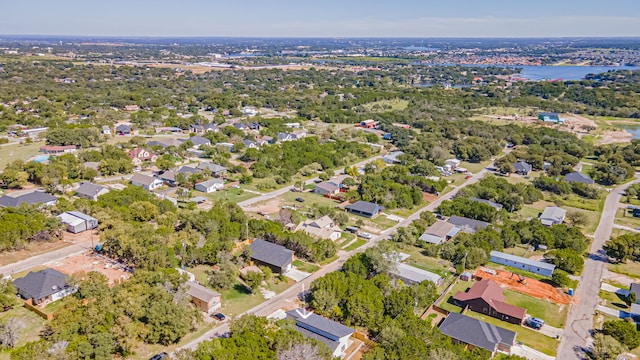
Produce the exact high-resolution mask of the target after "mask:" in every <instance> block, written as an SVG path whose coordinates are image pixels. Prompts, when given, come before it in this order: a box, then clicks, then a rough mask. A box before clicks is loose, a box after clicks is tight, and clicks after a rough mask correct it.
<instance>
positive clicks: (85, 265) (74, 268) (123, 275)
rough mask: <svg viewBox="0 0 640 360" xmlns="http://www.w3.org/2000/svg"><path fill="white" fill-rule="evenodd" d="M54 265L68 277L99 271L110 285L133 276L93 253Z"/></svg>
mask: <svg viewBox="0 0 640 360" xmlns="http://www.w3.org/2000/svg"><path fill="white" fill-rule="evenodd" d="M52 265H53V268H54V269H56V270H58V271H60V272H62V273H65V274H67V275H72V274H76V273H88V272H91V271H97V272H99V273H101V274H103V275H104V276H106V277H107V279H108V280H109V285H113V284H114V283H116V282H117V281H124V280H128V279H129V276H130V275H131V274H130V273H129V272H127V271H125V270H124V266H122V265H120V264H118V263H117V262H115V261H113V260H109V259H107V258H104V257H102V256H99V255H96V254H95V253H92V252H91V253H90V252H87V253H84V254H80V255H75V256H71V257H68V258H66V259H63V260H61V261H58V262H55V263H54V264H52Z"/></svg>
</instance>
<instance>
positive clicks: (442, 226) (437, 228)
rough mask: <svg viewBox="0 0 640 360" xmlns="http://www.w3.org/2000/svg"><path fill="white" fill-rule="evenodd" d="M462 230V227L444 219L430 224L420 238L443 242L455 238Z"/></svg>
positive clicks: (437, 243)
mask: <svg viewBox="0 0 640 360" xmlns="http://www.w3.org/2000/svg"><path fill="white" fill-rule="evenodd" d="M458 232H460V228H459V227H457V226H455V225H454V224H452V223H449V222H444V221H436V222H435V223H434V224H433V225H431V226H429V227H428V228H427V229H426V230H425V231H424V233H423V234H422V235H420V237H419V238H418V240H422V241H426V242H428V243H431V244H436V245H439V244H442V243H444V242H447V241H449V240H451V239H453V237H454V236H456V235H457V234H458Z"/></svg>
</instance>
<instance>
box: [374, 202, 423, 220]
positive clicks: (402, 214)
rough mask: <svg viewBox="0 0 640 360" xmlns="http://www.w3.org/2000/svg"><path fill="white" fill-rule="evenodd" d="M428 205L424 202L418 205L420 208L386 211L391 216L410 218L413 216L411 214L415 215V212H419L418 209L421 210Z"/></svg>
mask: <svg viewBox="0 0 640 360" xmlns="http://www.w3.org/2000/svg"><path fill="white" fill-rule="evenodd" d="M425 205H427V203H426V202H423V203H422V204H420V205H418V206H414V207H413V208H411V209H404V208H403V209H393V210H385V212H386V213H389V214H393V215H396V216H400V217H403V218H408V217H409V216H411V214H413V213H414V212H416V211H417V210H418V208H421V207H423V206H425ZM382 216H384V215H382Z"/></svg>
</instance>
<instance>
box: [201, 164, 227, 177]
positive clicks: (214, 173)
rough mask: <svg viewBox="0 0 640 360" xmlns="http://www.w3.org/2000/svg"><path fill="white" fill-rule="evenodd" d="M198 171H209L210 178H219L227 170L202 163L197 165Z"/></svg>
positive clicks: (215, 165)
mask: <svg viewBox="0 0 640 360" xmlns="http://www.w3.org/2000/svg"><path fill="white" fill-rule="evenodd" d="M197 169H198V170H205V169H206V170H209V172H211V176H215V177H220V176H222V175H224V174H225V173H226V172H227V168H226V167H224V166H220V165H218V164H214V163H211V162H203V163H200V164H198V167H197Z"/></svg>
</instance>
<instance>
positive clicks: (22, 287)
mask: <svg viewBox="0 0 640 360" xmlns="http://www.w3.org/2000/svg"><path fill="white" fill-rule="evenodd" d="M13 284H14V285H15V287H16V288H17V289H18V290H19V291H20V292H21V293H23V294H28V295H29V296H31V298H33V299H42V298H45V297H47V296H49V295H51V294H54V293H56V292H58V291H60V290H62V289H63V288H65V287H66V286H67V282H66V276H65V275H64V274H63V273H61V272H59V271H57V270H54V269H44V270H40V271H35V272H34V271H31V272H29V273H28V274H27V276H25V277H22V278H19V279H16V280H14V281H13Z"/></svg>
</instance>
